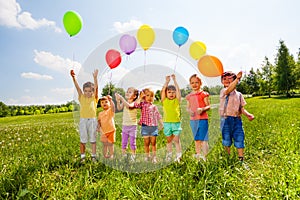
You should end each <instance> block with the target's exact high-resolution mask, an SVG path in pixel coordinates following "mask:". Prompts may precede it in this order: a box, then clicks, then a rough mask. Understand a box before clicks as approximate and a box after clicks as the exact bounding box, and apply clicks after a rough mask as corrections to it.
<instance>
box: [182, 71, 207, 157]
mask: <svg viewBox="0 0 300 200" xmlns="http://www.w3.org/2000/svg"><path fill="white" fill-rule="evenodd" d="M189 81H190V87H191V89H192V92H191V93H190V94H188V95H187V96H186V100H187V110H188V112H189V113H190V126H191V129H192V132H193V135H194V140H195V150H196V154H195V158H196V159H197V160H199V159H200V158H202V159H203V160H204V161H206V156H207V154H208V114H207V113H206V111H207V110H209V109H210V103H209V93H207V92H205V91H203V90H201V89H200V88H201V85H202V81H201V79H200V77H199V76H198V75H197V74H193V75H192V76H191V77H190V79H189ZM201 150H202V154H201Z"/></svg>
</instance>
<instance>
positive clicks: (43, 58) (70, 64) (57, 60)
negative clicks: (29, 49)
mask: <svg viewBox="0 0 300 200" xmlns="http://www.w3.org/2000/svg"><path fill="white" fill-rule="evenodd" d="M34 53H35V57H34V61H35V62H36V63H37V64H39V65H41V66H44V67H47V68H49V69H52V70H54V71H58V72H61V73H64V74H68V73H69V71H70V70H71V69H74V71H75V73H76V72H78V71H79V69H80V68H81V64H80V63H79V62H76V61H72V60H71V59H69V58H67V59H65V58H62V57H60V56H58V55H53V54H52V53H51V52H46V51H37V50H34Z"/></svg>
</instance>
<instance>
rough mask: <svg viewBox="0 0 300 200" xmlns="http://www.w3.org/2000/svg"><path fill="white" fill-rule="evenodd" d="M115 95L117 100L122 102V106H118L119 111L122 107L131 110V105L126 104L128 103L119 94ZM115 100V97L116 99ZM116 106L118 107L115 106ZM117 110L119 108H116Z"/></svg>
mask: <svg viewBox="0 0 300 200" xmlns="http://www.w3.org/2000/svg"><path fill="white" fill-rule="evenodd" d="M116 95H117V96H118V98H119V99H120V101H121V102H122V104H121V105H120V107H121V109H123V108H124V106H126V108H133V103H128V101H126V100H125V99H124V97H122V96H121V95H120V94H118V93H116ZM116 98H117V97H116ZM117 106H118V105H117ZM117 108H118V109H119V107H117Z"/></svg>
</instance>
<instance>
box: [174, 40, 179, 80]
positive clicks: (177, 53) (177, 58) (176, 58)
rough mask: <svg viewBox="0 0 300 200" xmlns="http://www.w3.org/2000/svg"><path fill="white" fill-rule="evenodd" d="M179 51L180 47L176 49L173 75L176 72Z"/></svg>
mask: <svg viewBox="0 0 300 200" xmlns="http://www.w3.org/2000/svg"><path fill="white" fill-rule="evenodd" d="M179 49H180V46H179V47H178V50H177V54H176V60H175V66H174V74H175V71H176V65H177V60H178V54H179Z"/></svg>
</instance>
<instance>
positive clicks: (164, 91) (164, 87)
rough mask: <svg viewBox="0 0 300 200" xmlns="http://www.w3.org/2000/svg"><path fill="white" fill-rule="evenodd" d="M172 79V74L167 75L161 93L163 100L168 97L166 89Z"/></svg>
mask: <svg viewBox="0 0 300 200" xmlns="http://www.w3.org/2000/svg"><path fill="white" fill-rule="evenodd" d="M170 80H171V78H170V76H166V82H165V84H164V86H163V87H162V89H161V93H160V97H161V102H163V101H164V100H165V98H166V89H167V87H168V85H169V82H170Z"/></svg>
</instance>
